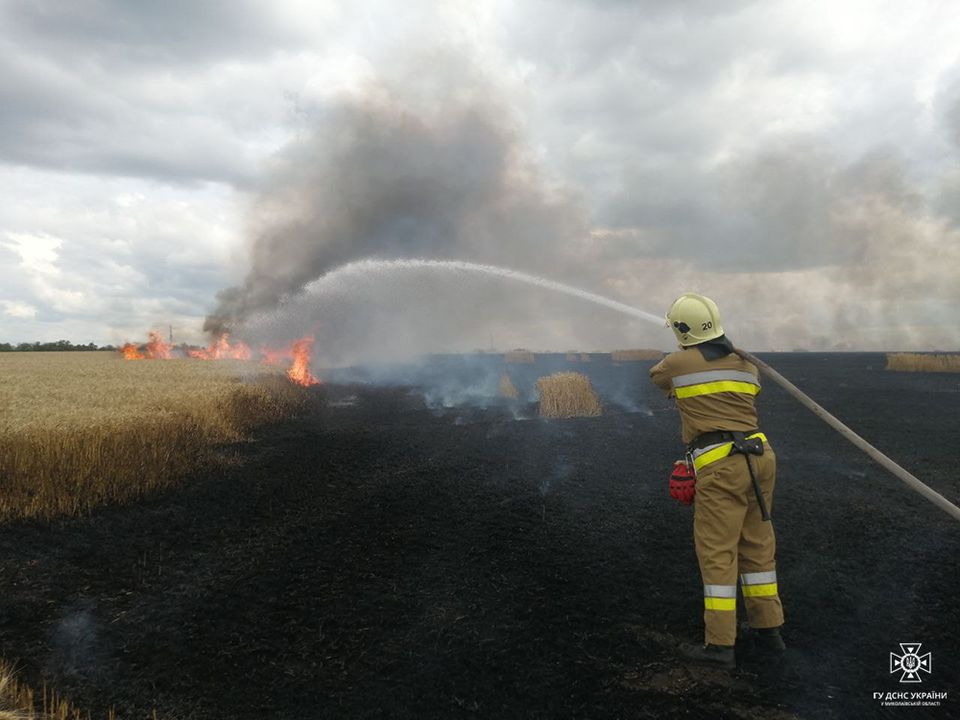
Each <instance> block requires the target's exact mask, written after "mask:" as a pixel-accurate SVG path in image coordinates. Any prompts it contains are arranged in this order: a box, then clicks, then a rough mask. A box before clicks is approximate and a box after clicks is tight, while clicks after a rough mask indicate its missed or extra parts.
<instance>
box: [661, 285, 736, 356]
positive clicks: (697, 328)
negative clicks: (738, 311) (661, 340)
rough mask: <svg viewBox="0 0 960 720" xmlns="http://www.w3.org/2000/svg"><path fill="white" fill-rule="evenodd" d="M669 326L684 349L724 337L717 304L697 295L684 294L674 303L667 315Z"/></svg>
mask: <svg viewBox="0 0 960 720" xmlns="http://www.w3.org/2000/svg"><path fill="white" fill-rule="evenodd" d="M667 325H668V326H669V327H670V328H671V329H672V330H673V334H674V335H676V336H677V341H678V342H679V343H680V344H681V345H682V346H683V347H689V346H690V345H698V344H700V343H702V342H707V341H708V340H714V339H716V338H718V337H720V336H721V335H723V326H722V325H721V324H720V310H719V309H718V308H717V304H716V303H715V302H714V301H713V300H711V299H710V298H708V297H706V296H704V295H698V294H697V293H684V294H683V295H681V296H680V297H678V298H677V299H676V300H675V301H674V303H673V305H672V306H671V307H670V312H668V313H667Z"/></svg>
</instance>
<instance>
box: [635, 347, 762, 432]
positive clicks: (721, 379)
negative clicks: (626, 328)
mask: <svg viewBox="0 0 960 720" xmlns="http://www.w3.org/2000/svg"><path fill="white" fill-rule="evenodd" d="M650 379H651V380H653V382H654V383H655V384H656V385H657V387H659V388H660V389H661V390H663V391H664V392H666V393H667V395H669V396H670V397H674V398H676V401H677V408H678V409H679V410H680V419H681V421H682V427H681V432H682V435H683V442H684V443H689V442H690V441H692V440H693V439H694V438H695V437H697V436H698V435H700V434H701V433H705V432H710V431H712V430H739V431H747V430H756V429H757V411H756V409H755V407H754V399H755V397H756V395H757V393H759V392H760V380H759V374H758V372H757V368H756V366H755V365H754V364H753V363H750V362H747V361H746V360H744V359H743V358H741V357H740V356H739V355H736V354H734V353H730V354H729V355H727V356H726V357H720V358H718V359H716V360H709V361H708V360H707V359H706V358H705V357H704V355H703V353H701V352H700V350H698V349H697V347H696V346H694V347H689V348H684V349H683V350H679V351H677V352H674V353H670V354H669V355H667V356H666V357H665V358H664V359H663V360H661V361H660V362H659V363H657V364H656V365H654V366H653V367H652V368H650Z"/></svg>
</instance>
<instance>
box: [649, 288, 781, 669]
mask: <svg viewBox="0 0 960 720" xmlns="http://www.w3.org/2000/svg"><path fill="white" fill-rule="evenodd" d="M667 324H668V325H669V327H671V328H672V329H673V332H674V334H675V335H676V337H677V340H678V341H679V343H680V350H679V351H678V352H674V353H670V354H669V355H667V356H666V357H665V358H664V359H663V360H662V361H661V362H659V363H658V364H657V365H654V366H653V367H652V368H651V369H650V378H651V379H652V380H653V382H654V383H655V384H656V385H657V387H659V388H660V389H661V390H663V391H664V392H665V393H666V394H667V395H668V397H673V398H675V399H676V403H677V409H678V410H679V411H680V420H681V423H682V437H683V442H684V443H685V444H686V446H687V454H686V460H685V461H680V462H678V464H677V465H676V466H675V469H674V472H673V474H672V476H671V479H670V494H671V496H673V497H675V498H676V499H678V500H680V501H681V502H684V503H685V504H690V502H693V505H694V514H693V517H694V519H693V538H694V545H695V547H696V551H697V560H698V562H699V565H700V574H701V576H702V577H703V604H704V612H703V619H704V624H705V626H706V627H705V637H704V643H703V644H700V643H696V644H689V643H684V644H682V645H681V646H680V653H681V655H683V656H684V657H685V658H686V659H688V660H691V661H695V662H697V663H700V664H706V665H713V666H717V667H723V668H733V667H734V666H735V664H736V660H735V655H734V644H735V641H736V636H737V578H738V575H739V579H740V589H741V593H742V594H743V600H744V605H745V606H746V611H747V624H746V625H745V626H744V630H748V629H750V630H749V631H750V632H751V633H753V631H754V630H755V631H756V633H755V639H756V642H757V645H758V647H760V648H762V649H765V650H768V651H774V652H779V651H782V650H783V649H784V642H783V639H782V637H781V635H780V626H781V625H783V607H782V605H781V604H780V596H779V595H778V594H777V571H776V563H775V559H774V555H775V539H774V534H773V526H772V524H771V522H770V520H769V514H768V513H769V511H770V509H771V507H772V503H773V486H774V482H775V479H776V465H777V461H776V456H775V455H774V453H773V450H772V448H771V447H770V444H769V443H768V442H767V438H766V436H765V435H764V434H763V433H762V432H760V430H759V424H758V421H757V411H756V408H755V407H754V400H755V398H756V395H757V393H759V392H760V381H759V374H758V372H757V368H756V366H754V365H753V364H752V363H749V362H747V361H746V360H744V359H742V358H741V357H740V356H739V355H737V354H735V353H734V350H733V345H732V344H731V342H730V341H729V340H728V339H727V337H726V335H724V332H723V326H722V325H721V323H720V312H719V310H718V309H717V305H716V303H714V302H713V300H711V299H710V298H708V297H704V296H703V295H697V294H695V293H687V294H685V295H682V296H680V297H679V298H678V299H677V300H676V302H674V303H673V306H672V307H671V308H670V312H668V313H667ZM694 497H695V500H694Z"/></svg>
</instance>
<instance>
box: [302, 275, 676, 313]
mask: <svg viewBox="0 0 960 720" xmlns="http://www.w3.org/2000/svg"><path fill="white" fill-rule="evenodd" d="M414 270H438V271H441V272H452V273H466V274H473V275H487V276H490V277H498V278H503V279H505V280H511V281H514V282H519V283H523V284H525V285H533V286H535V287H541V288H543V289H545V290H552V291H554V292H559V293H562V294H564V295H570V296H572V297H577V298H580V299H581V300H586V301H587V302H591V303H594V304H595V305H602V306H603V307H607V308H610V309H611V310H616V311H617V312H620V313H623V314H624V315H630V316H631V317H635V318H640V319H641V320H646V321H647V322H652V323H654V324H656V325H663V317H661V316H659V315H654V314H653V313H648V312H645V311H643V310H639V309H638V308H635V307H631V306H630V305H626V304H624V303H622V302H618V301H616V300H613V299H612V298H608V297H604V296H603V295H597V294H596V293H592V292H589V291H588V290H582V289H581V288H578V287H574V286H572V285H566V284H564V283H560V282H556V281H555V280H548V279H547V278H542V277H540V276H538V275H531V274H529V273H525V272H521V271H519V270H511V269H509V268H504V267H499V266H498V265H485V264H482V263H473V262H466V261H463V260H424V259H411V260H373V259H367V260H357V261H355V262H351V263H347V264H346V265H341V266H340V267H338V268H335V269H333V270H331V271H330V272H328V273H326V274H325V275H322V276H321V277H319V278H317V279H316V280H314V281H313V282H311V283H308V284H307V285H306V286H305V288H304V290H305V292H306V293H308V294H309V293H314V292H322V291H323V290H324V289H326V288H327V287H329V286H336V285H337V284H338V283H340V282H341V281H344V280H348V279H350V278H354V277H358V276H363V275H369V274H373V273H381V274H382V273H389V272H393V271H398V272H409V271H414Z"/></svg>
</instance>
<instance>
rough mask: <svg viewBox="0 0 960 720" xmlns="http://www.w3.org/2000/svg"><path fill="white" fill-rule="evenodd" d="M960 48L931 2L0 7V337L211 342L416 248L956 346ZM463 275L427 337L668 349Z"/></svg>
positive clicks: (738, 323)
mask: <svg viewBox="0 0 960 720" xmlns="http://www.w3.org/2000/svg"><path fill="white" fill-rule="evenodd" d="M401 7H402V9H399V8H401ZM957 37H960V13H958V12H957V11H956V7H955V5H954V4H953V3H948V2H913V3H904V2H880V1H879V0H876V1H870V2H868V1H865V0H863V1H861V0H849V1H848V2H843V3H835V2H827V1H826V0H824V1H821V2H816V1H814V2H811V1H809V0H803V1H801V0H795V1H794V0H783V1H766V2H726V3H720V2H712V1H711V0H688V1H686V2H678V1H672V0H647V1H638V2H626V1H620V0H594V1H592V2H591V1H588V0H553V1H552V2H540V1H539V0H521V1H519V2H507V1H506V0H502V1H501V0H498V1H492V2H468V1H466V0H464V1H462V2H461V1H458V0H447V1H437V2H420V1H418V0H411V1H410V2H405V3H402V4H398V3H394V2H387V1H386V0H381V1H370V2H362V1H361V2H350V3H347V2H328V3H324V2H322V1H319V0H317V1H312V2H308V1H307V0H275V1H274V2H270V3H266V2H254V1H253V0H236V1H234V2H223V1H217V2H214V1H212V0H211V1H210V2H204V1H203V0H199V1H197V0H191V1H190V2H187V1H186V0H168V1H167V2H163V3H160V2H146V1H145V0H75V1H74V2H69V3H63V2H53V1H52V0H23V1H18V0H0V60H2V62H0V193H2V201H0V341H8V342H19V341H32V340H56V339H60V338H66V339H70V340H72V341H74V342H87V341H94V342H98V343H106V342H112V343H117V342H122V341H125V340H128V339H138V338H142V337H144V336H145V334H146V331H147V330H148V329H150V328H151V327H163V328H165V327H166V326H167V325H168V324H172V325H173V326H174V328H175V333H177V336H178V338H179V339H184V340H191V341H197V342H200V341H203V339H204V338H205V334H204V331H203V327H204V323H205V321H206V322H207V326H208V327H219V326H220V325H223V326H225V327H226V326H231V327H232V326H237V327H239V325H238V323H239V322H240V321H241V320H242V319H243V317H245V316H246V315H248V314H250V313H255V312H262V311H264V310H265V309H269V307H270V306H271V305H272V304H274V303H275V302H276V301H277V300H278V299H279V298H280V297H281V296H283V295H284V294H288V293H290V292H295V291H296V288H298V287H300V286H301V285H302V284H304V283H305V282H309V281H310V280H311V279H313V278H314V277H316V276H317V275H319V274H322V273H324V272H327V271H329V270H331V269H332V268H334V267H336V266H337V265H338V264H340V263H342V262H347V261H350V260H353V259H359V258H362V257H367V256H376V257H381V258H388V257H428V256H429V257H440V258H444V259H464V260H471V261H476V262H487V263H494V264H498V265H509V266H511V267H516V268H518V269H520V270H523V271H525V272H530V273H537V274H543V275H547V276H549V277H551V278H554V279H557V280H560V281H564V282H570V283H574V284H577V285H579V286H581V287H584V288H586V289H588V290H591V291H593V292H598V293H603V294H605V295H609V296H610V297H612V298H615V299H617V300H619V301H621V302H625V303H628V304H631V305H634V306H637V307H640V308H642V309H645V310H649V311H653V312H656V313H662V312H663V311H664V309H665V307H666V306H668V305H669V303H670V301H671V300H672V299H673V298H674V297H675V296H676V295H678V294H680V293H681V292H684V291H686V290H691V289H693V290H699V291H701V292H704V293H706V294H709V295H711V296H713V297H714V298H715V299H716V300H717V301H718V302H719V303H720V306H721V308H722V310H723V311H724V313H725V317H726V322H727V327H728V330H729V331H730V334H731V335H733V336H734V339H735V340H737V341H739V342H740V343H741V344H744V345H746V346H750V347H753V348H755V349H760V350H762V349H781V350H786V349H791V348H795V347H808V348H815V349H820V348H823V349H831V348H863V349H908V348H918V349H957V346H958V344H960V319H958V306H960V50H958V48H960V45H958V43H957V42H956V38H957ZM478 282H479V281H478ZM226 288H234V290H232V291H227V292H226V293H223V292H221V291H223V290H224V289H226ZM455 290H456V289H455ZM460 290H461V292H463V293H464V295H463V297H462V298H461V302H463V303H467V304H469V307H470V308H472V311H473V313H474V316H473V317H472V321H471V322H467V321H465V319H464V313H463V312H462V311H461V312H458V313H453V314H449V313H448V314H447V315H444V316H443V317H440V315H443V313H442V312H441V310H436V313H437V316H436V317H434V316H433V314H431V322H434V323H435V327H437V328H440V329H442V330H443V332H447V333H451V332H453V330H454V328H459V330H460V335H459V336H457V337H454V335H449V334H448V335H447V336H445V337H442V338H439V339H438V341H437V349H455V348H458V347H460V346H465V347H474V346H478V345H485V344H487V343H488V342H491V341H492V342H494V344H498V345H503V346H506V345H516V344H524V345H528V346H535V347H540V348H546V347H553V348H555V349H567V348H571V347H582V348H596V349H603V348H606V349H610V348H612V347H625V346H636V345H655V346H661V347H669V345H670V340H671V338H670V335H669V333H668V332H667V331H665V330H663V329H662V328H655V327H652V326H651V327H646V326H642V324H640V325H638V324H637V323H636V322H633V321H625V320H624V318H622V317H620V316H613V315H611V314H610V313H609V311H603V312H599V311H597V310H595V309H592V308H591V309H589V310H588V309H586V308H581V309H579V310H577V309H575V308H573V306H572V305H570V304H569V303H567V302H566V301H562V302H561V301H554V300H553V299H550V300H546V299H543V298H541V297H539V296H537V298H536V299H535V300H534V299H530V298H526V296H525V300H524V303H525V304H524V307H525V308H526V312H519V311H518V310H517V308H516V307H513V306H510V305H509V304H504V302H502V299H503V297H504V296H506V295H509V294H510V293H511V292H512V290H510V289H509V288H507V287H506V286H499V285H498V286H495V287H491V286H489V285H482V284H480V285H477V287H470V288H466V289H464V288H460ZM380 291H381V296H380V297H379V302H380V303H381V304H387V305H390V306H391V308H392V311H394V312H401V311H402V310H401V309H400V306H402V305H403V297H404V296H403V292H404V291H403V289H402V288H401V289H399V290H398V291H397V292H398V293H399V294H398V295H396V296H389V294H388V293H387V294H384V293H385V291H383V290H382V288H380ZM441 292H450V288H446V289H444V288H443V287H438V288H437V289H436V291H435V292H431V293H428V297H426V298H424V297H418V298H416V299H415V301H414V300H411V303H414V302H415V304H416V305H417V307H419V308H420V310H419V312H420V313H423V312H424V310H423V308H424V303H427V302H433V303H434V304H435V305H437V306H441V307H447V306H450V305H451V304H453V299H454V298H449V299H448V298H441V296H440V295H438V293H441ZM453 294H454V296H455V295H456V292H455V291H454V292H453ZM490 295H495V296H496V298H497V299H498V301H494V300H489V301H488V300H487V299H486V298H487V297H488V296H490ZM340 311H341V312H342V313H346V315H350V316H351V317H362V318H364V322H366V323H369V325H367V326H366V327H373V326H378V324H380V325H385V326H392V324H393V323H394V320H395V318H382V317H380V318H376V317H372V316H371V315H370V313H371V311H370V308H362V307H358V308H357V309H356V313H355V315H351V313H350V312H347V311H344V310H343V309H342V308H341V310H340ZM430 312H431V313H433V312H434V311H433V310H431V311H430ZM598 313H599V314H598ZM211 314H212V318H213V319H212V320H207V317H208V315H211ZM338 322H340V326H342V327H345V324H344V323H346V321H345V320H344V321H338ZM333 325H336V323H333V322H332V321H331V326H333ZM534 329H535V330H534ZM355 330H356V329H354V332H353V334H354V335H356V332H355ZM454 334H456V333H454ZM348 335H349V333H348ZM422 341H424V340H423V338H421V339H420V340H418V342H422Z"/></svg>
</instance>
